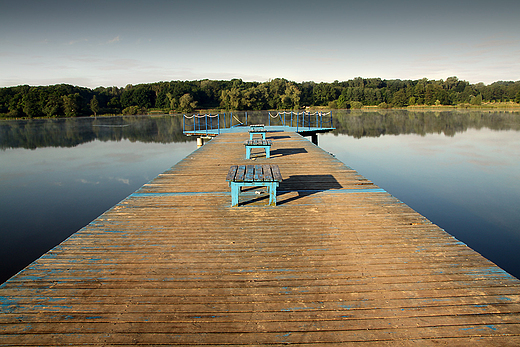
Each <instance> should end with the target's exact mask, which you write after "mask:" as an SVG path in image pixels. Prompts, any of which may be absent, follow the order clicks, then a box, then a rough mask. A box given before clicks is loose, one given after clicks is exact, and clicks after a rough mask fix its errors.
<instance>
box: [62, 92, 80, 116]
mask: <svg viewBox="0 0 520 347" xmlns="http://www.w3.org/2000/svg"><path fill="white" fill-rule="evenodd" d="M63 110H64V111H65V116H67V117H77V116H79V112H80V95H79V93H74V94H69V95H64V96H63Z"/></svg>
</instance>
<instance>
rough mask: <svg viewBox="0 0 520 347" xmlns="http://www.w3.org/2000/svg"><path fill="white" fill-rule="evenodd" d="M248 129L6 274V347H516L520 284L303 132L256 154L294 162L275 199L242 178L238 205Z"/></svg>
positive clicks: (0, 317) (268, 163)
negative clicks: (234, 195)
mask: <svg viewBox="0 0 520 347" xmlns="http://www.w3.org/2000/svg"><path fill="white" fill-rule="evenodd" d="M248 137H249V134H248V133H247V132H244V133H236V134H223V135H219V136H217V137H216V138H214V139H213V140H212V141H210V142H209V143H207V144H206V145H204V146H203V147H202V148H200V149H199V150H197V151H196V152H194V153H192V154H190V155H189V156H188V157H187V158H186V159H184V160H182V161H181V162H179V163H178V164H176V165H175V166H174V167H172V168H171V169H170V170H168V171H166V172H165V173H163V174H161V175H159V176H158V177H157V178H156V179H155V180H153V181H152V182H150V183H149V184H146V185H145V186H143V187H142V188H141V189H140V190H139V191H137V192H136V193H135V194H132V195H131V196H130V197H128V198H127V199H125V200H123V201H122V202H121V203H119V204H117V205H116V206H114V207H113V208H112V209H110V210H108V211H107V212H105V213H104V214H103V215H102V216H100V217H99V218H97V219H96V220H95V221H93V222H92V223H90V224H89V225H87V226H86V227H84V228H83V229H81V230H80V231H78V232H77V233H76V234H74V235H73V236H71V237H70V238H69V239H67V240H66V241H64V242H63V243H62V244H60V245H59V246H57V247H55V248H54V249H53V250H51V251H50V252H48V253H47V254H45V255H44V256H42V258H40V259H38V260H37V261H36V262H34V263H33V264H31V265H30V266H28V267H27V268H26V269H24V270H23V271H21V272H20V273H19V274H17V275H16V276H15V277H13V278H12V279H11V280H9V281H8V282H6V283H4V284H3V285H1V286H0V345H2V346H4V345H5V346H25V345H38V346H61V345H86V344H93V345H130V344H142V345H161V344H162V345H182V346H190V345H228V344H234V345H257V346H258V345H271V346H272V345H286V344H295V345H299V346H309V347H310V346H338V345H340V346H341V345H348V346H350V345H363V346H412V345H414V346H415V345H438V344H449V345H454V346H467V345H475V346H516V345H519V344H520V318H519V316H520V281H518V280H517V279H515V278H513V277H512V276H510V275H509V274H507V273H505V272H504V271H502V270H501V269H499V268H498V267H496V266H495V265H494V264H493V263H491V262H490V261H488V260H487V259H485V258H483V257H482V256H481V255H479V254H478V253H476V252H475V251H473V250H471V249H470V248H469V247H467V246H466V245H464V244H463V243H461V242H460V241H458V240H456V239H454V238H453V237H451V236H450V235H449V234H447V233H446V232H445V231H443V230H442V229H441V228H439V227H438V226H436V225H434V224H432V223H431V222H430V221H428V220H427V219H426V218H425V217H424V216H421V215H420V214H418V213H416V212H415V211H413V210H412V209H411V208H409V207H408V206H406V205H405V204H403V203H402V202H400V201H399V200H397V199H396V198H394V197H393V196H391V195H390V194H388V193H386V192H384V190H381V189H380V188H379V187H377V186H376V185H374V184H373V183H372V182H370V181H368V180H367V179H365V178H364V177H362V176H361V175H359V174H357V173H356V172H355V171H354V170H352V169H351V168H348V167H347V166H345V165H344V164H343V163H341V162H339V161H338V160H337V159H335V158H333V157H332V156H330V155H328V154H327V153H325V152H323V151H322V150H320V149H319V148H318V147H316V146H314V145H312V144H311V143H310V142H309V141H308V140H305V139H303V138H302V137H300V136H299V135H296V134H292V133H281V134H277V136H275V137H274V142H276V143H275V145H276V148H277V149H280V150H281V151H280V153H281V154H282V155H276V156H275V157H273V158H270V159H265V158H257V159H256V160H257V161H256V162H255V164H256V165H252V168H253V179H254V178H255V176H257V178H258V172H256V171H257V170H258V168H259V167H261V169H262V173H263V179H265V180H268V179H270V178H269V175H271V177H272V175H273V174H275V173H277V176H276V177H277V178H278V179H279V180H281V174H280V173H281V172H283V174H284V177H285V180H282V181H281V182H280V187H279V191H278V195H277V205H278V206H276V207H268V206H265V205H266V200H267V199H268V198H267V196H266V195H265V194H260V195H258V194H255V193H253V192H252V191H249V190H247V189H246V190H245V191H244V192H243V196H242V195H241V206H240V207H238V208H236V207H231V206H230V195H229V191H230V188H229V186H228V183H227V182H226V179H228V176H230V175H233V174H230V167H233V166H236V172H235V174H234V175H235V179H241V180H242V181H243V180H244V176H245V173H246V165H249V163H251V161H248V160H245V159H244V158H243V157H244V153H243V151H244V147H243V145H242V143H244V142H243V140H244V139H247V138H248ZM208 168H210V170H208ZM272 168H278V170H276V169H274V171H273V169H272ZM267 169H268V170H267ZM278 174H279V176H278ZM226 175H227V176H226ZM224 177H226V179H224ZM272 179H275V177H273V178H272Z"/></svg>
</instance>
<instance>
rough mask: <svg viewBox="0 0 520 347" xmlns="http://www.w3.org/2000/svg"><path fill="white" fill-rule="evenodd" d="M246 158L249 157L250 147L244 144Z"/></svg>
mask: <svg viewBox="0 0 520 347" xmlns="http://www.w3.org/2000/svg"><path fill="white" fill-rule="evenodd" d="M246 159H251V147H249V146H246Z"/></svg>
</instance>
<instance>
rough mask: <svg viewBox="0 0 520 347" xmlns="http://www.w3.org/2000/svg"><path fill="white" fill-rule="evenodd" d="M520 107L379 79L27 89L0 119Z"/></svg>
mask: <svg viewBox="0 0 520 347" xmlns="http://www.w3.org/2000/svg"><path fill="white" fill-rule="evenodd" d="M507 101H513V102H517V103H520V81H516V82H504V81H499V82H495V83H492V84H490V85H484V84H482V83H479V84H473V85H472V84H470V83H469V82H466V81H462V80H459V79H458V78H457V77H449V78H447V79H446V80H428V79H421V80H415V81H412V80H382V79H380V78H369V79H364V78H361V77H358V78H355V79H353V80H349V81H345V82H339V81H335V82H333V83H315V82H302V83H296V82H291V81H288V80H285V79H282V78H277V79H274V80H271V81H268V82H263V83H260V82H244V81H242V80H240V79H233V80H231V81H215V80H200V81H171V82H157V83H150V84H139V85H136V86H133V85H127V86H126V87H124V88H118V87H108V88H105V87H98V88H96V89H93V90H91V89H88V88H83V87H76V86H71V85H66V84H60V85H53V86H37V87H32V86H28V85H23V86H17V87H8V88H1V89H0V116H3V117H28V118H34V117H76V116H90V115H97V114H126V115H133V114H145V113H147V112H148V111H150V110H160V111H162V112H170V111H171V112H179V113H182V112H192V111H194V110H195V109H223V110H267V109H270V110H295V109H301V108H303V107H313V106H324V107H328V108H340V109H347V108H353V109H357V108H361V107H362V106H379V107H380V108H390V107H406V106H412V105H459V104H468V105H480V104H482V103H483V102H507Z"/></svg>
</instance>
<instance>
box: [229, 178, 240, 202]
mask: <svg viewBox="0 0 520 347" xmlns="http://www.w3.org/2000/svg"><path fill="white" fill-rule="evenodd" d="M239 193H240V186H239V185H238V184H236V183H234V182H231V207H234V206H238V194H239Z"/></svg>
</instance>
